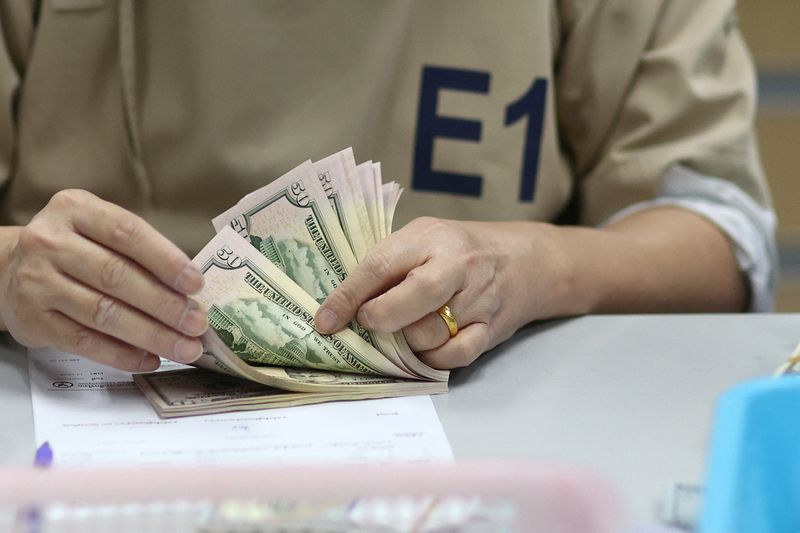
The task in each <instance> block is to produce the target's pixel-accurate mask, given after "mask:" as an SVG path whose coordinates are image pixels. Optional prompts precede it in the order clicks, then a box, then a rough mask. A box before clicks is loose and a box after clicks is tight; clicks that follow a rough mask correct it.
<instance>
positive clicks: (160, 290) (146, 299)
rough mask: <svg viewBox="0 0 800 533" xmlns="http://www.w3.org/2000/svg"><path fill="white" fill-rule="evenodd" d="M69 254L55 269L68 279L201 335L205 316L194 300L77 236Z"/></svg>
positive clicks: (106, 250)
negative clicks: (64, 274) (66, 275)
mask: <svg viewBox="0 0 800 533" xmlns="http://www.w3.org/2000/svg"><path fill="white" fill-rule="evenodd" d="M65 249H67V250H68V253H61V254H60V255H59V257H57V259H56V264H57V266H58V267H59V268H60V269H61V270H62V271H63V272H64V273H66V274H68V275H69V276H71V277H73V278H75V279H77V280H79V281H81V282H83V283H84V284H85V285H88V286H90V287H92V288H94V289H97V290H98V291H100V292H101V293H103V294H108V295H109V296H112V297H114V298H116V299H118V300H120V301H122V302H125V303H127V304H129V305H131V306H133V307H135V308H137V309H139V310H140V311H143V312H144V313H146V314H148V315H150V316H151V317H153V318H155V319H156V320H159V321H160V322H162V323H164V324H166V325H168V326H170V327H172V328H173V329H175V330H177V331H180V332H182V333H184V334H186V335H190V336H198V335H201V334H202V333H203V332H204V331H205V330H206V328H207V327H208V316H207V314H206V313H205V311H203V310H202V309H200V306H199V305H198V304H197V302H195V301H194V300H191V299H190V298H187V297H186V296H184V295H183V294H181V293H179V292H176V291H174V290H172V289H170V288H168V287H167V286H165V285H164V284H163V283H161V282H159V281H158V280H157V279H156V278H154V277H153V275H152V274H150V273H149V272H147V271H146V270H144V269H143V268H142V267H141V266H139V265H138V264H136V263H134V262H133V261H131V260H129V259H127V258H125V257H124V256H122V255H120V254H118V253H116V252H114V251H112V250H109V249H108V248H105V247H103V246H101V245H99V244H97V243H95V242H93V241H90V240H87V239H85V238H84V237H82V236H80V235H73V236H72V238H71V242H70V243H69V246H65Z"/></svg>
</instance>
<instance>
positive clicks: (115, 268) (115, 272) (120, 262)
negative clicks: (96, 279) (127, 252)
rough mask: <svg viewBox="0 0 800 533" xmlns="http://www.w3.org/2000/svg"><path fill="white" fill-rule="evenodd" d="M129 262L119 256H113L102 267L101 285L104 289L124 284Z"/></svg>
mask: <svg viewBox="0 0 800 533" xmlns="http://www.w3.org/2000/svg"><path fill="white" fill-rule="evenodd" d="M128 270H129V269H128V265H127V262H126V261H125V260H124V259H123V258H121V257H119V256H116V255H114V256H111V257H110V258H109V259H108V260H106V262H105V263H104V264H103V267H102V268H101V269H100V286H101V288H102V289H103V290H112V289H117V288H119V287H120V286H122V285H123V283H124V281H125V278H126V274H127V272H128Z"/></svg>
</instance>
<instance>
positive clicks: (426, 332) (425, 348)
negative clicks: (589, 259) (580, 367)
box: [315, 218, 527, 369]
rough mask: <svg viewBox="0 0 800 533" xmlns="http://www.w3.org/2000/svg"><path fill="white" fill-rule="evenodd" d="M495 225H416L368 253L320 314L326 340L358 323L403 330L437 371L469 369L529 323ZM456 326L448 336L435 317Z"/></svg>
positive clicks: (429, 221)
mask: <svg viewBox="0 0 800 533" xmlns="http://www.w3.org/2000/svg"><path fill="white" fill-rule="evenodd" d="M505 229H506V228H505V226H504V225H502V224H497V223H479V222H458V221H450V220H440V219H435V218H418V219H416V220H414V221H412V222H411V223H409V224H408V225H407V226H405V227H403V228H402V229H400V230H399V231H397V232H395V233H393V234H391V235H389V236H388V237H387V238H386V239H384V240H383V241H381V242H379V243H378V244H377V245H375V247H374V248H373V249H372V250H370V252H369V253H368V254H367V256H366V257H365V258H364V260H363V261H362V263H361V264H360V265H359V266H358V268H356V269H355V270H354V271H353V272H351V273H350V276H349V277H348V278H347V279H345V281H344V282H343V283H342V284H341V286H340V287H339V288H337V289H336V290H335V291H334V292H333V293H332V294H331V295H330V296H329V297H328V299H327V300H326V301H325V302H324V303H323V304H322V306H321V307H320V309H319V311H318V312H317V315H316V318H315V323H316V326H317V329H318V330H319V331H320V332H323V333H331V332H334V331H338V330H339V329H341V328H343V327H345V326H346V325H347V324H348V322H349V321H350V320H351V319H352V318H353V316H355V317H356V318H357V319H358V321H359V322H360V323H361V324H362V325H363V326H364V327H366V328H369V329H373V330H376V331H383V332H394V331H398V330H400V329H402V330H403V333H404V334H405V337H406V340H407V341H408V344H409V346H410V347H411V349H412V350H413V351H414V352H415V353H417V355H418V357H419V358H420V359H421V360H422V361H424V362H425V363H427V364H428V365H429V366H432V367H435V368H442V369H444V368H453V367H459V366H466V365H468V364H470V363H471V362H472V361H474V360H475V359H476V358H477V357H478V356H479V355H480V354H482V353H483V352H485V351H486V350H488V349H490V348H493V347H494V346H496V345H497V344H499V343H500V342H502V341H503V340H505V339H507V338H508V337H510V336H511V334H512V333H513V332H514V331H515V330H516V329H517V328H518V327H520V326H521V325H522V324H524V323H526V322H527V319H525V318H524V317H522V316H521V313H520V311H521V303H520V298H519V297H518V296H517V295H515V294H514V283H513V282H512V279H511V277H512V276H511V275H510V272H511V271H512V270H513V269H509V268H508V267H509V265H510V264H511V256H512V255H513V254H514V250H513V245H511V243H510V241H509V240H508V239H507V238H505V237H504V236H503V235H504V231H505ZM445 304H447V305H448V306H449V307H450V309H451V311H452V312H453V314H454V315H455V317H456V320H457V322H458V327H459V330H458V333H457V334H456V335H455V336H454V337H452V338H451V337H450V333H449V331H448V329H447V326H446V325H445V322H444V320H443V319H442V317H441V316H439V314H438V313H437V311H438V309H439V308H440V307H441V306H442V305H445Z"/></svg>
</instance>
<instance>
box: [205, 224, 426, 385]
mask: <svg viewBox="0 0 800 533" xmlns="http://www.w3.org/2000/svg"><path fill="white" fill-rule="evenodd" d="M194 262H195V264H197V265H198V267H199V268H200V271H201V272H202V273H203V277H204V278H205V285H204V287H203V290H202V291H201V292H200V293H199V294H198V295H197V296H196V297H195V298H196V299H197V301H198V302H199V303H200V304H201V305H203V306H205V307H206V308H207V309H208V310H209V311H208V318H209V325H210V328H209V331H207V332H206V335H205V336H204V338H203V339H204V344H205V347H206V348H207V352H208V353H207V354H204V356H203V357H201V360H200V361H199V364H200V365H202V366H208V367H210V368H213V369H216V370H222V371H224V372H226V373H229V374H232V375H239V376H240V377H252V376H253V375H254V374H257V373H258V372H254V371H250V368H247V369H245V368H243V366H242V365H243V364H244V363H243V362H249V363H251V364H253V363H254V364H261V365H269V366H273V367H274V366H279V367H300V368H310V369H318V370H328V371H335V372H346V373H360V374H374V375H386V376H394V377H401V378H413V377H415V376H414V375H413V374H410V373H409V372H407V371H405V370H404V369H401V368H400V367H398V366H397V365H395V364H394V363H393V362H391V361H390V360H389V359H388V358H387V357H385V356H384V355H383V354H381V353H380V352H378V351H377V350H376V349H375V348H374V347H373V346H371V345H370V344H369V343H367V342H366V341H365V340H364V339H363V338H361V337H360V336H358V335H357V334H356V333H354V332H353V331H351V330H348V329H345V330H342V331H340V332H338V333H335V334H333V335H324V334H321V333H319V332H317V331H316V330H315V329H314V323H313V320H314V314H315V313H316V311H317V308H318V307H319V304H318V303H317V301H316V300H315V299H314V298H313V297H311V296H310V295H309V294H308V293H307V292H306V291H304V290H303V288H301V287H300V286H298V285H297V284H296V283H295V282H294V281H292V280H291V279H290V278H289V277H288V276H287V275H286V274H285V273H284V272H282V271H281V270H280V269H279V268H277V267H276V266H275V265H274V264H273V263H272V262H270V261H268V260H267V259H266V258H264V257H263V256H262V255H261V254H260V253H259V252H258V250H256V249H255V248H254V247H252V246H251V245H250V244H248V242H247V241H245V240H244V239H242V238H241V236H239V235H238V234H237V233H236V232H234V231H233V230H232V229H231V228H229V227H224V228H222V229H221V230H220V232H219V233H218V234H217V235H216V236H215V237H214V238H213V239H212V240H211V241H210V242H209V243H208V244H207V245H206V246H205V247H204V248H203V250H201V251H200V253H199V254H198V255H197V256H196V257H195V259H194ZM206 356H208V357H210V358H211V359H213V360H207V359H206V360H204V357H206ZM223 367H224V368H223ZM244 367H252V365H246V364H244ZM242 374H246V375H242ZM267 384H271V383H267Z"/></svg>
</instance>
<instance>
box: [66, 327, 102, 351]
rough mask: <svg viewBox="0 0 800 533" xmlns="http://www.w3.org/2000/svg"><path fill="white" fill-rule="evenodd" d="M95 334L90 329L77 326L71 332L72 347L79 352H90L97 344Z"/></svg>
mask: <svg viewBox="0 0 800 533" xmlns="http://www.w3.org/2000/svg"><path fill="white" fill-rule="evenodd" d="M97 338H98V337H97V334H96V333H95V332H94V331H92V330H91V329H89V328H87V327H84V326H78V327H77V328H75V331H73V333H72V341H71V342H72V343H71V346H72V349H73V350H75V352H76V353H79V354H87V353H92V351H93V350H94V347H95V345H96V344H97Z"/></svg>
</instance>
